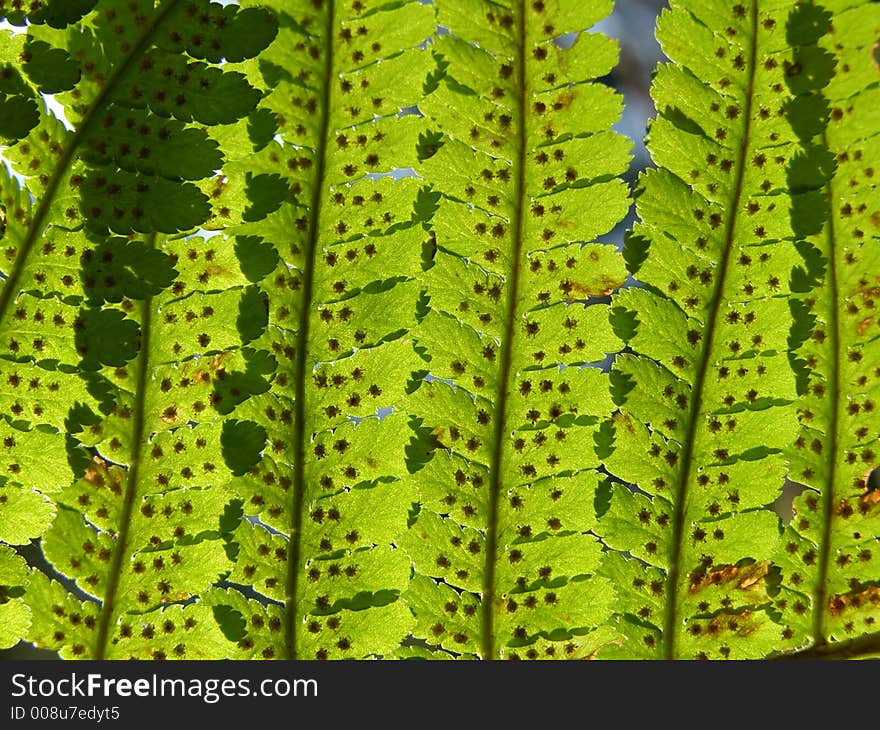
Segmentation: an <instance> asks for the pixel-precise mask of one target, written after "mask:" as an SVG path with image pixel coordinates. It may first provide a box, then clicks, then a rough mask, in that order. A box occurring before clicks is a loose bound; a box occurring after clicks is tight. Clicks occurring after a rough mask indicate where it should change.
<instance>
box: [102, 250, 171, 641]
mask: <svg viewBox="0 0 880 730" xmlns="http://www.w3.org/2000/svg"><path fill="white" fill-rule="evenodd" d="M148 245H149V248H154V247H155V245H156V234H155V233H153V234H152V235H151V236H150V239H149V242H148ZM140 315H141V318H140V319H141V336H140V350H139V352H138V361H137V376H136V377H135V391H134V398H135V400H134V408H133V409H132V414H131V421H132V432H131V439H132V454H131V462H130V463H129V466H128V475H127V478H126V482H125V493H124V494H123V497H122V512H121V514H120V518H119V531H118V532H117V533H116V545H115V548H114V550H113V559H112V561H111V563H110V568H109V573H108V576H109V577H108V581H107V590H106V591H105V592H104V600H103V601H102V603H101V616H100V618H99V620H98V634H97V639H96V651H95V659H104V658H106V655H107V648H108V646H107V643H108V640H109V638H110V629H111V624H112V620H113V616H114V614H115V612H116V607H115V603H116V594H117V592H118V591H119V581H120V578H121V575H122V571H123V562H124V561H125V559H126V557H127V556H128V535H129V530H130V528H131V515H132V512H133V511H134V505H135V501H136V500H137V493H138V477H139V474H140V468H141V463H142V462H143V458H144V449H145V446H146V443H145V438H144V437H145V433H144V424H145V422H146V417H145V408H146V399H147V387H148V384H149V380H150V334H151V332H150V327H151V324H152V319H153V299H152V297H147V298H146V299H144V300H143V301H142V302H141V305H140Z"/></svg>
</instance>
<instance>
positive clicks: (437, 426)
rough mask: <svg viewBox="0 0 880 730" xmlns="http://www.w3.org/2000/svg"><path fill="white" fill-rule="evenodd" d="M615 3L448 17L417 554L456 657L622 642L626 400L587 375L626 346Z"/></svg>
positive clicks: (529, 6) (434, 119) (416, 598)
mask: <svg viewBox="0 0 880 730" xmlns="http://www.w3.org/2000/svg"><path fill="white" fill-rule="evenodd" d="M610 9H611V3H610V2H604V1H599V2H588V3H586V5H585V4H584V3H573V2H567V1H566V2H522V3H520V2H514V3H506V4H505V3H502V4H492V5H486V4H483V5H479V4H475V3H472V2H459V1H458V0H444V1H443V2H439V3H438V4H437V11H438V16H437V17H438V22H439V24H440V26H441V27H443V28H446V29H448V31H449V34H447V35H441V36H439V37H438V39H437V41H436V43H435V44H434V53H435V56H436V58H437V61H438V73H437V74H435V75H434V83H436V84H438V85H437V88H436V89H435V90H434V91H433V93H431V94H430V95H429V96H428V97H427V98H426V99H425V101H424V102H423V103H422V104H421V105H420V108H421V109H422V110H423V111H424V112H425V114H426V115H427V117H428V118H429V122H430V124H431V125H433V126H432V129H434V130H436V132H435V134H436V139H437V140H438V144H439V149H438V150H437V151H436V153H435V154H427V155H426V157H428V159H427V160H426V161H425V163H424V164H423V168H422V169H423V170H424V175H425V177H426V178H427V179H428V180H429V181H430V182H431V184H432V186H433V188H434V190H435V191H436V192H437V193H440V199H439V201H438V203H439V208H438V209H437V211H436V212H435V213H434V215H433V219H432V221H431V226H432V230H433V233H434V235H435V238H436V252H435V253H434V255H433V260H432V266H431V268H430V269H429V270H428V271H427V272H426V274H425V275H424V278H423V281H424V282H425V287H426V295H427V297H428V299H429V302H428V304H429V311H428V312H427V313H426V314H425V316H424V317H423V318H422V321H421V323H420V325H419V328H418V330H417V334H418V340H419V346H420V348H424V350H425V355H424V357H425V359H426V361H427V365H426V366H424V368H425V369H426V370H427V369H429V370H430V377H428V378H425V379H424V381H423V382H422V383H421V385H420V387H419V390H418V392H417V393H416V395H415V396H414V401H413V402H414V405H413V410H414V412H416V413H417V414H418V416H419V423H418V425H417V432H419V433H421V434H423V436H426V437H427V440H428V444H429V445H430V446H431V448H430V449H429V451H428V453H427V454H426V455H425V462H426V463H425V464H424V465H423V466H421V465H420V466H421V468H420V470H419V471H417V472H416V474H415V477H414V478H415V480H416V481H417V483H418V490H419V511H418V514H417V515H416V516H415V521H414V524H413V525H412V527H411V528H410V530H409V532H408V533H407V535H406V538H405V540H404V541H403V542H402V544H403V546H404V547H405V548H406V549H407V551H408V552H409V554H410V555H411V557H412V561H413V565H414V568H415V571H416V573H417V576H416V578H415V579H414V582H413V584H412V587H411V589H410V592H409V593H408V601H409V603H410V605H411V607H412V608H413V611H414V613H415V616H416V622H417V623H416V629H415V634H414V635H415V637H416V638H417V639H420V640H423V641H425V642H427V644H428V645H429V646H431V647H434V648H435V649H436V650H438V651H443V652H451V653H453V654H454V655H456V656H459V655H462V656H465V657H473V656H479V657H482V658H485V659H495V658H507V657H523V658H538V657H541V658H564V657H582V656H586V655H589V654H591V653H593V652H594V651H595V649H596V648H597V646H599V645H601V644H603V643H605V642H607V641H608V639H609V635H608V632H607V631H606V630H601V629H599V627H600V626H602V625H603V624H604V623H606V622H607V617H608V615H609V614H610V611H611V603H612V600H613V598H612V596H613V594H612V590H611V585H610V583H609V582H608V581H606V580H604V579H600V578H596V577H595V575H594V574H595V573H596V569H597V566H598V563H599V558H600V555H601V546H600V544H599V543H598V541H597V540H596V538H595V537H594V536H593V535H591V534H590V530H591V529H592V528H593V527H594V526H595V510H594V508H593V500H594V497H595V494H596V490H597V487H598V484H599V482H600V479H601V478H600V476H599V475H598V473H597V472H596V471H595V467H596V466H598V464H599V462H598V458H597V456H596V453H595V448H594V444H593V438H594V436H595V434H596V431H597V428H598V425H599V423H600V420H601V419H602V418H603V417H606V416H607V415H608V414H609V413H610V411H611V408H612V403H611V400H610V397H609V396H608V391H607V378H606V377H605V376H604V375H603V373H602V372H601V371H600V370H598V369H595V368H587V367H582V366H585V365H586V364H588V363H593V362H596V361H599V360H602V359H603V358H604V357H605V355H606V353H609V352H613V351H615V350H617V349H618V348H619V346H620V345H619V340H618V339H617V338H616V337H615V335H614V334H613V333H612V332H611V330H610V328H609V326H608V324H607V317H608V310H607V305H606V304H604V303H602V302H601V300H600V298H601V297H603V296H604V295H607V294H609V293H610V292H611V291H612V290H614V289H616V288H617V287H619V286H620V285H621V284H622V283H623V282H624V280H625V278H626V272H625V270H624V266H623V261H622V259H621V258H620V254H619V252H617V251H616V250H614V249H613V247H609V246H605V245H602V244H599V243H595V242H594V241H595V238H596V237H597V236H599V235H601V234H603V233H606V232H607V231H608V230H610V229H611V228H612V227H613V226H614V225H615V224H616V223H617V222H619V220H620V219H621V218H622V217H623V215H624V214H625V213H626V210H627V208H628V204H629V201H628V196H627V190H626V186H625V185H624V184H623V182H622V181H621V180H620V179H618V178H617V176H618V175H619V174H620V173H622V172H623V171H624V170H625V169H626V166H627V162H628V150H629V145H628V143H627V142H626V140H624V139H623V138H621V137H619V136H617V135H615V134H614V133H612V132H611V131H610V127H611V125H612V124H613V123H614V122H615V121H616V119H617V118H618V116H619V114H620V100H619V98H618V97H617V96H616V95H615V94H614V92H613V91H611V90H610V89H608V88H607V87H605V86H603V85H602V84H600V83H597V82H596V81H595V79H597V78H599V77H601V76H603V75H604V74H606V73H608V72H609V71H610V70H611V68H612V67H613V65H614V64H615V62H616V59H617V49H616V46H615V44H614V43H613V42H612V41H610V40H609V39H608V38H607V37H605V36H603V35H599V34H591V33H588V32H585V31H586V30H587V29H589V28H590V27H591V26H592V25H593V24H594V23H596V22H598V21H599V20H600V19H602V18H603V17H605V15H607V13H608V12H609V11H610ZM569 33H572V34H575V37H574V40H573V42H566V41H564V40H563V38H568V41H571V40H572V38H570V37H569V36H567V35H566V34H569ZM439 76H442V79H439V80H438V77H439ZM437 133H439V134H437Z"/></svg>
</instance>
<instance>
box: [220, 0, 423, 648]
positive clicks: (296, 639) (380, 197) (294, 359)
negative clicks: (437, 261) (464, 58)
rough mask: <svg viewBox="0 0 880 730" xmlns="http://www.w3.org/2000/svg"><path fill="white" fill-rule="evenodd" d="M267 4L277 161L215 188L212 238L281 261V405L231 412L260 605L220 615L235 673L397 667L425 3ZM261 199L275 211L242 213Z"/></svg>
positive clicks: (261, 403) (243, 166)
mask: <svg viewBox="0 0 880 730" xmlns="http://www.w3.org/2000/svg"><path fill="white" fill-rule="evenodd" d="M274 5H275V6H276V7H277V10H278V14H279V18H280V26H281V30H280V32H279V39H278V41H277V42H276V43H275V44H274V45H273V46H271V47H270V48H269V49H268V50H267V52H266V53H264V54H262V56H261V58H260V70H261V73H262V75H263V77H264V79H265V83H266V84H267V85H269V86H270V87H271V93H270V94H268V95H267V97H266V98H265V100H264V101H263V103H262V104H261V107H260V112H261V113H266V114H268V115H269V118H271V120H272V122H271V127H272V132H273V133H276V132H277V136H276V137H275V139H276V141H277V142H278V144H276V143H274V142H272V143H269V144H267V146H266V147H265V148H263V149H261V150H259V151H258V152H257V153H256V154H254V155H252V156H251V157H249V158H247V159H243V160H241V161H240V164H237V165H235V166H232V167H228V168H227V169H226V170H224V172H225V178H226V179H225V180H224V181H223V186H222V188H218V195H217V197H216V198H215V200H214V206H215V211H216V210H217V207H218V206H223V207H225V208H227V218H225V219H224V217H223V216H222V215H218V216H217V217H216V221H217V222H218V223H227V224H228V223H229V222H230V221H231V223H232V228H230V229H227V230H232V231H235V232H236V233H237V234H239V235H240V236H242V237H246V238H247V239H248V240H249V241H251V245H253V244H256V243H260V245H268V246H271V247H272V249H273V250H274V251H277V258H278V261H277V265H275V266H274V271H272V272H271V273H270V274H269V276H268V277H267V278H266V281H265V282H264V284H263V285H262V289H263V291H264V292H265V295H266V297H267V302H268V309H269V317H268V322H269V326H268V329H267V331H266V333H265V335H263V336H262V337H261V338H260V339H259V340H258V341H255V342H254V343H253V346H254V347H255V348H256V349H257V350H258V351H260V352H261V353H262V355H264V356H265V357H266V358H267V359H269V360H270V361H271V365H270V369H269V380H270V387H269V389H268V391H267V392H266V393H264V394H262V395H259V396H257V397H252V398H250V399H249V400H247V401H246V402H244V403H242V404H241V406H239V408H238V409H237V411H236V414H237V415H239V416H240V417H241V418H243V419H246V422H248V423H250V424H253V425H254V426H255V427H257V428H259V429H262V433H263V439H262V440H261V442H260V443H259V445H257V446H256V448H255V449H254V450H253V454H254V458H253V460H252V462H251V463H250V464H248V465H247V468H246V469H244V470H243V471H242V474H241V477H240V478H239V479H238V480H237V481H236V490H237V493H238V494H239V495H240V497H241V499H242V501H243V509H244V511H245V513H246V514H247V515H248V517H249V519H248V520H245V521H242V523H241V524H240V526H239V528H238V529H237V531H236V532H235V535H234V544H235V549H236V550H237V558H236V563H235V567H234V569H233V571H232V573H231V575H230V577H229V580H230V582H231V583H232V584H233V586H246V587H247V590H248V591H254V592H256V594H257V596H258V597H259V599H260V600H259V602H254V601H252V600H248V601H245V600H244V596H243V595H237V594H236V592H235V591H233V590H230V591H228V592H226V593H225V594H219V593H218V594H216V595H215V596H214V597H213V598H212V599H211V600H212V601H214V603H215V604H216V605H217V606H218V609H222V610H223V611H228V612H230V613H232V614H234V615H240V616H241V617H242V618H243V619H244V626H245V630H244V632H243V633H242V634H241V635H240V636H236V637H235V638H236V642H237V645H235V646H232V647H231V648H230V652H231V655H232V656H235V657H242V658H246V657H255V658H272V657H275V658H297V659H315V658H318V659H336V658H364V657H371V656H389V655H390V654H391V653H392V652H393V651H394V649H395V648H396V647H397V645H398V644H399V643H400V642H401V641H402V640H403V639H404V638H405V637H406V636H407V627H408V624H409V623H410V619H409V610H408V609H407V608H406V606H405V605H404V604H403V602H402V601H400V600H398V598H399V596H400V594H401V593H402V591H403V590H404V588H405V587H406V585H407V583H408V580H409V573H410V567H409V561H408V559H407V557H406V556H405V555H404V554H403V551H401V550H400V549H398V548H397V547H396V537H397V535H399V534H400V532H402V531H403V530H404V529H405V528H406V522H407V513H408V511H409V508H410V505H411V503H412V501H413V498H412V494H411V492H410V490H409V488H408V487H407V485H406V484H405V483H404V482H403V481H402V477H404V476H405V475H406V474H407V470H406V462H405V449H406V447H407V442H408V440H409V437H410V432H409V429H408V427H407V415H406V410H405V404H403V400H404V397H405V395H406V392H405V391H406V384H407V380H408V379H409V375H410V373H411V372H412V371H413V370H414V369H416V367H417V366H418V362H419V361H418V358H417V356H416V354H415V352H414V350H413V346H412V342H411V335H410V334H409V331H410V330H411V329H412V327H413V325H414V324H415V313H416V308H417V299H418V295H419V289H418V286H417V284H416V283H415V281H414V279H415V278H416V277H417V276H418V275H419V274H420V272H421V269H420V261H421V255H422V253H421V252H422V240H423V239H424V238H425V233H424V231H423V229H422V228H421V226H420V225H419V223H418V221H417V220H416V213H415V210H414V203H415V201H416V198H417V192H418V184H419V182H418V180H417V179H415V178H413V177H411V176H410V177H403V178H402V179H395V177H397V176H399V174H400V173H398V172H396V171H397V170H400V169H404V170H406V169H407V168H413V167H415V166H417V164H418V159H417V155H416V150H417V144H418V139H419V134H420V133H421V132H423V130H424V127H423V124H422V122H421V120H420V118H419V117H418V115H416V114H413V113H406V114H405V113H403V110H408V109H410V108H411V107H413V106H414V105H415V104H417V103H418V102H419V101H420V98H421V94H422V90H421V89H422V80H423V79H424V78H425V77H426V76H427V73H428V64H429V62H430V58H429V56H428V54H427V53H426V52H425V51H424V50H423V49H421V48H419V47H418V46H419V45H420V44H422V43H423V42H424V41H425V40H426V39H427V38H428V37H429V36H430V35H431V34H432V32H433V24H432V20H433V17H432V14H431V10H430V8H428V7H426V6H424V5H422V4H420V3H418V2H404V3H395V4H384V3H364V2H355V3H341V2H332V1H325V2H317V3H315V2H295V3H292V4H291V3H289V2H279V3H275V4H274ZM269 136H270V137H271V135H269ZM258 186H261V187H263V188H265V189H266V190H267V191H271V190H275V189H276V188H277V190H278V192H279V195H278V196H277V197H274V198H273V199H272V200H273V202H272V204H268V203H267V204H266V205H263V206H261V207H255V206H251V207H250V208H249V209H246V208H245V206H244V205H243V203H244V201H245V200H246V199H247V198H248V197H251V196H249V195H248V193H247V191H248V190H249V189H250V190H253V189H256V188H257V187H258ZM269 197H271V196H269ZM236 217H238V219H237V220H236Z"/></svg>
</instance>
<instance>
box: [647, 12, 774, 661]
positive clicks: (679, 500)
mask: <svg viewBox="0 0 880 730" xmlns="http://www.w3.org/2000/svg"><path fill="white" fill-rule="evenodd" d="M750 20H751V26H752V38H751V47H750V49H749V60H748V74H749V81H748V87H747V88H746V98H745V108H744V110H743V118H744V125H743V137H742V145H741V148H740V154H739V159H738V160H737V163H736V178H735V182H734V189H733V196H732V198H731V203H730V205H729V206H726V210H728V211H729V213H730V215H729V217H728V219H727V222H726V224H725V231H724V252H723V254H722V258H721V261H720V263H719V265H718V269H717V275H716V281H717V283H716V285H715V289H714V291H713V293H712V300H711V302H710V305H709V313H708V317H707V323H706V330H705V332H704V335H703V342H704V343H705V346H704V347H703V349H702V353H701V356H700V362H699V365H698V367H697V372H696V378H695V380H694V386H693V388H692V389H691V401H690V409H689V413H688V425H687V431H686V433H685V435H684V446H683V448H682V451H681V455H682V460H681V471H680V472H679V474H680V477H679V480H678V483H677V484H676V485H675V494H674V496H673V504H674V513H673V517H672V549H671V551H670V554H669V572H668V574H667V585H668V586H669V589H668V590H667V599H666V605H665V609H664V616H663V647H664V658H665V659H675V658H676V639H677V638H678V629H679V626H678V624H679V623H680V617H679V611H678V609H679V605H678V604H679V593H680V592H679V587H678V584H679V581H680V573H681V570H680V569H681V566H680V565H679V563H680V561H681V552H682V543H683V540H684V519H685V501H686V497H687V488H688V484H690V482H691V478H692V474H691V471H692V469H693V464H694V449H695V443H696V437H697V431H698V424H699V422H700V418H699V416H700V410H701V406H702V400H703V388H704V386H705V382H706V376H707V375H708V372H709V358H710V355H711V353H712V351H713V350H714V346H715V328H716V325H717V323H718V316H719V314H720V311H721V303H722V300H723V296H722V295H723V293H724V289H725V284H726V282H727V273H728V270H729V265H730V256H731V253H732V250H733V242H734V238H735V234H736V227H737V222H738V221H739V215H738V213H739V204H740V199H741V198H742V193H743V181H744V179H745V170H746V159H747V158H748V151H749V141H750V136H751V127H752V102H753V97H754V91H755V71H756V67H757V55H758V32H759V31H758V6H757V0H756V1H755V2H753V3H751V15H750Z"/></svg>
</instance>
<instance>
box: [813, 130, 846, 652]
mask: <svg viewBox="0 0 880 730" xmlns="http://www.w3.org/2000/svg"><path fill="white" fill-rule="evenodd" d="M822 144H823V145H824V146H825V148H826V149H831V147H830V146H829V144H828V133H827V130H823V131H822ZM834 180H835V178H834V177H832V178H831V179H830V180H829V181H828V183H827V184H826V185H825V194H826V197H827V201H828V225H827V226H825V241H826V246H827V251H828V288H829V293H830V296H829V305H830V306H829V309H830V317H829V319H830V322H829V327H828V332H827V341H828V347H829V350H830V351H831V352H832V353H833V355H832V357H830V358H829V361H830V363H831V372H830V373H829V376H828V381H827V388H828V391H827V392H828V397H829V402H830V403H832V404H833V408H832V411H831V424H830V428H829V431H830V434H829V438H830V448H829V449H828V451H829V452H830V453H831V461H830V464H831V469H830V472H831V473H830V481H829V483H828V487H827V489H825V490H823V491H822V508H821V509H822V513H821V514H822V537H821V538H820V543H819V551H820V552H819V563H818V567H819V575H818V578H817V580H816V585H815V587H814V593H813V626H812V634H813V644H814V646H821V645H823V644H825V643H827V641H826V639H825V633H826V631H825V630H826V623H827V611H826V610H825V606H826V604H827V602H828V567H829V564H830V563H831V532H832V530H831V518H832V516H833V510H832V506H833V505H834V498H835V493H836V491H837V489H836V487H837V476H838V472H837V465H838V464H841V463H843V454H841V453H839V450H840V439H839V438H838V428H839V426H840V423H841V413H840V409H841V408H842V407H843V406H842V404H841V402H840V371H841V366H840V358H841V355H842V353H841V350H840V339H841V338H840V316H839V313H838V306H839V303H840V287H839V284H838V279H837V250H836V248H837V247H836V245H835V244H836V242H837V229H836V226H835V220H834V207H835V206H834V201H835V200H837V196H836V194H835V190H834Z"/></svg>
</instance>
